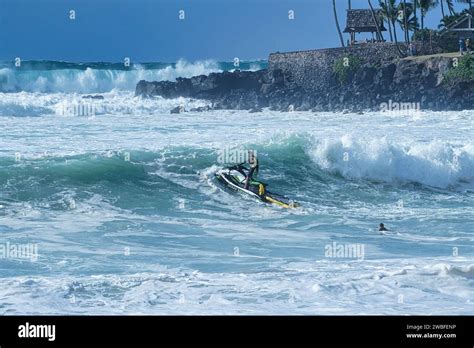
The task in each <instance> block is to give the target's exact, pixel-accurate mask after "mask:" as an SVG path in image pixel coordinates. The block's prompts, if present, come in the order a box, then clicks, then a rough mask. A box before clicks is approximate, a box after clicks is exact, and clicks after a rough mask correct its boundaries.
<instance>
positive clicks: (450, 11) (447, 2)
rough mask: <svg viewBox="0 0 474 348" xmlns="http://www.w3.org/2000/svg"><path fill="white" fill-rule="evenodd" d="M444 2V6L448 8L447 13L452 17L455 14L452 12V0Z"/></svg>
mask: <svg viewBox="0 0 474 348" xmlns="http://www.w3.org/2000/svg"><path fill="white" fill-rule="evenodd" d="M444 1H446V5H447V6H448V11H449V14H450V15H451V16H452V15H454V14H455V13H456V11H454V1H453V0H444Z"/></svg>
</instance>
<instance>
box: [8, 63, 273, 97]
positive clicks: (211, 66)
mask: <svg viewBox="0 0 474 348" xmlns="http://www.w3.org/2000/svg"><path fill="white" fill-rule="evenodd" d="M264 66H265V62H263V61H256V62H244V63H241V69H243V70H258V69H261V68H263V67H264ZM233 69H235V66H234V65H233V64H232V63H226V62H216V61H213V60H205V61H197V62H194V63H189V62H187V61H184V60H179V61H178V62H177V63H172V64H171V63H144V64H134V65H133V66H131V67H129V68H126V67H125V66H124V65H123V64H118V63H78V64H76V63H66V62H23V63H22V66H21V67H19V68H16V67H14V66H12V65H11V64H5V63H3V64H0V92H21V91H25V92H41V93H55V92H63V93H105V92H110V91H112V90H114V89H118V90H128V91H131V90H134V89H135V86H136V84H137V82H138V81H140V80H148V81H165V80H169V81H173V80H175V79H176V78H178V77H187V78H189V77H192V76H197V75H208V74H210V73H213V72H221V71H224V70H233Z"/></svg>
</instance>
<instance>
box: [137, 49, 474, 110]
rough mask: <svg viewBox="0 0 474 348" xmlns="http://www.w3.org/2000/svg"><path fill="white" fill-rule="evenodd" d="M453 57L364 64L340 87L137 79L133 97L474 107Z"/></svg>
mask: <svg viewBox="0 0 474 348" xmlns="http://www.w3.org/2000/svg"><path fill="white" fill-rule="evenodd" d="M452 62H453V58H450V57H442V56H433V57H429V58H423V57H418V58H412V59H401V60H393V61H390V62H383V63H381V64H379V65H378V66H377V65H374V64H364V65H362V66H360V67H359V68H358V69H357V70H355V71H354V72H352V73H350V74H349V76H348V78H347V80H346V81H345V82H344V83H341V82H339V81H338V79H337V77H336V75H335V74H333V75H332V76H330V77H329V78H326V79H325V80H324V81H317V83H310V82H308V83H306V84H303V85H302V84H298V83H295V79H294V76H293V74H292V73H291V72H288V71H284V70H282V69H273V70H259V71H255V72H250V71H235V72H223V73H212V74H209V75H208V76H204V75H202V76H195V77H192V78H178V79H177V80H176V82H170V81H162V82H147V81H140V82H139V83H138V84H137V86H136V95H137V96H143V97H154V96H161V97H164V98H177V97H189V98H196V99H203V100H208V101H209V102H210V108H204V109H202V110H195V111H205V110H209V109H238V110H250V111H253V112H257V111H260V110H261V109H262V108H267V107H268V108H270V109H272V110H279V111H288V110H296V111H298V110H301V111H307V110H313V111H350V112H361V111H378V110H380V109H381V105H382V104H384V103H386V104H387V103H393V104H407V103H416V104H417V105H419V107H420V109H421V110H435V111H442V110H465V109H473V107H474V102H473V101H474V81H463V82H456V83H447V82H446V81H445V73H446V72H447V71H448V70H449V69H450V68H451V66H452Z"/></svg>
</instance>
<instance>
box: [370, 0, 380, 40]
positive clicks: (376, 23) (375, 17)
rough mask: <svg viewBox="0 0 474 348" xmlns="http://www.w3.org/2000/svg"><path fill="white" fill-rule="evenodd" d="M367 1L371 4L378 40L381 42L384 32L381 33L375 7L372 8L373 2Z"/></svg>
mask: <svg viewBox="0 0 474 348" xmlns="http://www.w3.org/2000/svg"><path fill="white" fill-rule="evenodd" d="M367 1H368V2H369V7H370V12H371V13H372V19H373V20H374V23H375V28H376V30H377V39H378V40H379V41H383V36H382V32H381V31H380V26H379V21H378V18H377V16H376V14H375V11H374V7H373V6H372V2H371V1H370V0H367Z"/></svg>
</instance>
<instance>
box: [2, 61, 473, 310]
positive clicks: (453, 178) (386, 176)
mask: <svg viewBox="0 0 474 348" xmlns="http://www.w3.org/2000/svg"><path fill="white" fill-rule="evenodd" d="M180 64H182V66H183V67H187V68H186V69H187V71H188V72H189V73H190V74H194V73H193V71H196V69H197V70H199V69H202V66H203V65H202V64H200V63H199V64H190V63H184V62H183V63H180ZM206 64H211V65H212V64H215V65H212V66H213V68H212V69H211V70H212V71H214V70H213V69H214V68H216V67H217V70H219V69H218V68H219V66H218V64H217V63H212V62H208V63H206ZM5 69H9V68H5ZM163 69H168V72H166V74H168V75H170V74H171V75H172V74H176V75H180V74H181V73H182V72H183V70H179V69H181V68H179V69H178V70H179V71H177V70H176V66H173V67H170V68H167V67H165V68H160V67H159V68H156V67H154V69H148V70H147V69H145V72H144V74H145V75H146V74H148V75H150V76H151V75H153V76H164V75H163V74H164V72H163ZM66 70H67V69H66ZM81 71H82V73H84V74H86V75H84V76H83V75H81ZM87 71H88V70H87V69H86V70H80V69H75V71H73V72H71V71H66V73H65V74H66V75H65V76H68V78H69V77H70V76H75V77H74V78H76V77H78V78H79V80H78V82H77V85H80V88H79V89H83V90H84V91H85V90H87V92H84V93H101V94H102V95H103V96H104V98H105V99H104V100H92V101H87V103H90V104H92V105H93V110H95V112H94V114H92V115H83V116H77V115H64V114H61V113H59V114H58V112H57V110H58V105H63V104H64V103H66V104H68V105H70V104H73V103H86V102H84V100H82V99H80V97H81V94H80V92H76V93H74V92H69V91H68V90H66V91H64V90H61V88H59V87H58V86H61V84H60V81H64V80H65V79H66V77H64V78H60V77H59V76H61V75H60V74H61V73H60V71H59V70H57V69H53V70H52V73H51V75H48V78H47V79H46V80H43V81H39V82H37V81H36V80H34V79H32V78H31V79H30V80H29V82H28V83H27V84H26V85H24V83H25V80H24V79H23V80H22V78H20V77H18V76H17V75H15V74H16V73H15V72H14V71H13V72H12V71H10V72H9V73H8V74H9V75H8V76H14V77H15V78H16V86H17V87H18V86H22V88H23V89H24V91H22V92H8V93H0V115H1V116H0V130H1V133H0V134H1V136H0V187H1V190H0V246H1V245H6V243H9V245H10V246H11V245H27V244H34V245H36V246H37V258H36V259H35V260H31V259H28V258H21V257H12V256H11V255H10V257H2V254H1V250H2V249H1V247H0V283H1V284H2V286H1V287H0V313H2V314H30V313H35V314H121V313H125V314H136V313H140V314H342V315H344V314H407V313H411V314H415V313H416V314H471V315H472V314H473V313H474V306H473V300H474V296H473V293H474V292H473V285H474V279H473V277H474V258H473V257H474V248H473V239H474V235H473V231H474V210H473V206H474V144H473V142H472V134H473V130H474V127H473V121H474V113H473V112H472V111H464V112H444V113H433V112H429V111H423V112H422V113H420V114H416V115H410V114H406V115H403V114H402V115H388V114H382V113H366V114H364V115H356V114H338V113H312V112H289V113H280V112H272V111H268V110H264V111H263V112H261V113H257V114H249V113H247V112H246V111H212V112H204V113H193V112H188V113H184V114H179V115H170V114H169V110H170V109H171V108H173V107H175V106H177V105H184V106H185V107H186V109H188V110H189V109H190V108H192V107H197V106H202V105H205V102H203V101H196V100H186V99H179V100H163V99H161V98H157V99H154V100H142V99H140V98H137V97H134V96H133V89H127V88H125V87H124V86H125V85H124V84H123V83H122V82H121V81H125V80H127V81H128V82H127V83H129V84H130V85H133V83H132V82H133V81H134V79H135V78H136V77H137V76H134V75H133V74H134V73H133V72H128V71H125V72H123V71H122V72H118V71H110V72H109V73H108V76H109V77H108V78H105V77H104V76H103V75H101V74H102V73H103V71H102V72H101V73H98V72H97V71H95V70H94V69H92V70H89V72H88V73H86V72H87ZM208 72H209V71H207V73H208ZM121 73H123V74H125V75H123V76H121V77H120V79H118V80H117V79H116V76H119V74H121ZM11 74H13V75H11ZM34 74H39V73H38V72H35V73H34ZM87 74H88V75H87ZM127 74H128V75H127ZM184 75H185V74H184ZM5 76H7V75H5ZM51 76H54V78H53V77H51ZM87 76H89V77H91V76H95V77H96V78H100V81H97V80H96V83H95V84H94V83H91V81H93V80H92V79H89V80H88V79H87V78H88V77H87ZM12 81H13V80H11V79H10V80H9V82H8V83H9V86H13V85H15V84H12V83H11V82H12ZM19 81H20V82H19ZM61 83H62V82H61ZM65 83H66V82H65ZM22 84H23V85H22ZM77 85H76V87H77ZM27 86H29V87H28V88H26V87H27ZM41 86H49V87H48V88H49V89H50V90H49V91H46V90H43V89H42V87H41ZM51 86H56V87H55V88H57V90H54V88H52V87H51ZM68 86H69V85H68ZM104 86H109V87H110V86H112V87H113V88H103V87H104ZM35 88H37V89H35ZM68 88H71V89H72V87H71V86H69V87H68ZM235 149H253V150H256V151H257V153H258V157H259V160H260V164H261V171H260V173H259V179H260V180H262V181H265V182H267V183H268V188H269V189H270V190H272V191H274V192H277V193H281V194H284V195H286V196H288V197H290V198H292V199H294V200H295V201H297V202H299V203H300V204H301V207H300V208H297V209H292V210H287V209H282V208H278V207H275V206H271V205H267V204H264V203H262V202H259V201H255V200H253V199H250V198H246V197H242V196H239V195H236V194H234V193H231V192H228V191H225V190H223V189H222V188H221V187H220V186H219V185H218V183H217V182H216V181H215V180H214V177H213V173H214V172H215V171H217V170H218V169H219V168H220V167H221V166H222V164H221V163H219V161H218V158H219V154H220V153H222V151H232V150H235ZM380 222H384V223H385V225H386V226H387V227H388V229H389V231H387V232H384V233H381V232H379V231H378V224H379V223H380ZM339 246H342V247H346V246H357V247H358V249H357V250H359V251H363V253H362V254H361V253H358V254H357V255H354V254H352V255H348V254H347V253H346V254H344V253H343V254H341V255H339V256H338V255H335V256H337V257H333V256H334V255H332V254H328V249H329V250H335V249H336V248H337V247H339ZM333 247H334V249H331V248H333Z"/></svg>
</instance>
